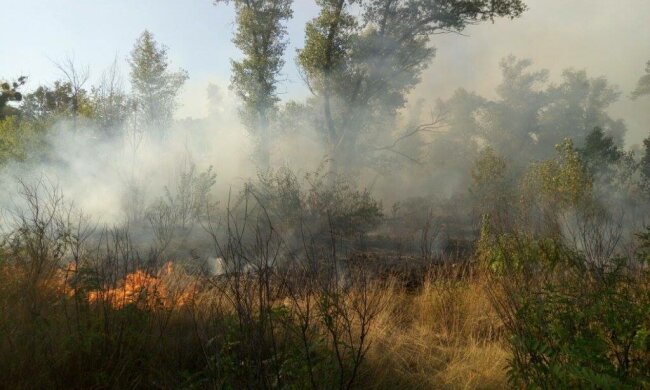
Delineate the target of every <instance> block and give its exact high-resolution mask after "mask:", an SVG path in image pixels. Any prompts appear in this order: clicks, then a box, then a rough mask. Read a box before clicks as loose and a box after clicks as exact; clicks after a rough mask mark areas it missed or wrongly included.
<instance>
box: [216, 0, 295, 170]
mask: <svg viewBox="0 0 650 390" xmlns="http://www.w3.org/2000/svg"><path fill="white" fill-rule="evenodd" d="M229 2H230V0H216V1H215V4H218V3H229ZM233 3H234V6H235V10H236V12H237V34H236V35H235V38H234V39H233V42H234V43H235V45H237V47H238V48H239V50H241V51H242V53H243V54H244V58H243V59H242V60H240V61H234V60H232V71H233V74H232V79H231V82H232V88H233V89H234V90H235V91H236V92H237V95H238V96H239V98H240V99H241V100H242V102H243V103H244V107H243V110H242V112H241V114H242V118H243V119H244V122H245V123H246V125H247V127H248V128H249V129H250V130H251V132H253V133H254V134H256V135H257V137H258V149H257V157H258V163H259V164H260V166H261V167H262V168H268V167H269V163H270V150H269V149H270V134H269V132H270V129H271V127H270V117H271V115H272V114H273V112H274V111H275V109H276V104H277V102H278V101H279V99H278V97H277V93H276V88H277V87H276V86H277V81H278V75H279V73H280V70H281V69H282V66H283V65H284V60H283V59H282V55H283V54H284V50H285V48H286V46H287V41H286V39H285V38H286V35H287V30H286V27H285V22H286V21H287V20H288V19H289V18H291V17H292V15H293V11H292V10H291V3H292V0H233Z"/></svg>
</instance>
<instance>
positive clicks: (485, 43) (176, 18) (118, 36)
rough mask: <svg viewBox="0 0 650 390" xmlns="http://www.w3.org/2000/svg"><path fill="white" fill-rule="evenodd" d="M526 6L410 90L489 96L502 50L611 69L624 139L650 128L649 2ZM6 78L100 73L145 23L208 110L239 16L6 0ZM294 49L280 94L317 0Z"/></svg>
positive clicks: (299, 15) (148, 5) (444, 44)
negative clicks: (636, 91)
mask: <svg viewBox="0 0 650 390" xmlns="http://www.w3.org/2000/svg"><path fill="white" fill-rule="evenodd" d="M527 3H528V4H529V7H530V10H529V11H527V12H526V14H525V15H524V16H523V17H522V18H520V19H518V20H515V21H498V22H496V23H495V24H493V25H492V24H489V23H487V24H481V25H479V26H474V27H471V28H469V29H468V30H467V31H466V33H467V35H468V36H451V35H449V36H438V37H436V38H435V41H434V44H435V46H436V47H437V48H438V54H437V56H436V58H435V59H434V61H433V63H432V64H431V67H430V68H429V70H428V71H427V72H426V74H425V77H424V80H423V82H422V84H421V85H420V86H419V87H418V89H417V91H416V92H415V93H414V97H425V98H427V99H429V100H430V101H433V100H434V99H436V98H438V97H446V96H449V94H450V93H451V92H453V90H454V89H455V88H457V87H461V86H462V87H464V88H466V89H469V90H473V91H476V92H478V93H480V94H483V95H487V96H489V95H491V94H493V91H494V86H495V85H497V84H498V82H499V69H498V63H499V60H500V59H501V58H503V57H504V56H506V55H509V54H514V55H515V56H517V57H521V58H530V59H532V60H533V61H534V62H535V65H536V66H537V67H544V68H548V69H550V70H551V75H552V77H554V78H557V77H559V75H560V72H561V70H562V69H564V68H569V67H573V68H577V69H586V70H587V71H588V73H589V74H590V75H591V76H600V75H604V76H606V77H607V78H608V79H609V80H610V81H611V82H612V83H614V84H617V85H618V86H619V87H620V89H621V91H622V92H623V95H622V97H621V102H619V103H617V104H616V105H615V106H614V107H613V108H612V110H611V112H612V114H613V115H614V116H617V117H622V118H624V119H625V120H626V122H627V124H628V127H629V129H630V131H629V134H628V143H638V142H639V141H640V140H641V139H642V138H644V137H645V136H646V135H647V133H648V131H650V99H646V100H642V101H638V102H632V101H630V100H629V97H628V96H629V93H630V91H631V90H632V89H633V88H634V85H635V83H636V80H638V78H639V77H640V76H641V75H642V74H643V71H644V68H645V62H646V61H647V60H650V0H529V1H527ZM0 9H1V10H3V15H2V23H0V37H2V38H1V39H2V41H1V42H2V44H1V45H0V77H2V78H9V77H15V76H18V75H22V74H26V75H28V76H29V77H30V79H29V84H30V86H32V87H33V86H36V85H39V84H42V83H49V82H51V81H53V80H54V79H56V78H58V77H60V74H59V73H58V72H57V70H56V68H55V67H54V65H53V63H52V61H57V60H61V59H62V58H64V57H65V56H66V55H74V57H75V59H76V60H77V62H78V63H80V64H87V65H89V66H90V68H91V75H92V76H93V77H94V79H97V78H98V77H99V76H100V75H101V71H102V69H104V68H106V67H107V66H108V65H109V64H110V63H111V62H112V60H113V58H114V57H115V56H117V58H118V60H120V62H121V66H122V71H123V73H124V74H125V75H126V73H127V72H126V70H127V66H126V63H125V61H124V60H125V59H126V57H127V56H128V53H129V51H130V50H131V47H132V45H133V42H134V40H135V39H136V38H137V36H138V35H139V34H140V33H141V32H142V31H143V30H144V29H149V30H150V31H152V32H153V33H154V34H155V36H156V38H157V39H158V40H159V41H160V42H162V43H164V44H165V45H167V46H168V47H169V54H170V58H171V60H172V62H173V64H174V66H176V67H179V66H180V67H182V68H184V69H186V70H187V71H188V72H189V75H190V81H189V82H188V84H187V86H186V88H185V89H184V91H183V95H182V99H181V100H182V102H183V104H184V105H183V107H182V108H181V110H180V112H179V116H181V117H184V116H202V115H204V114H205V112H206V101H205V98H206V92H205V90H206V85H207V83H208V82H215V83H217V84H219V85H222V86H224V87H225V86H226V85H227V84H228V79H229V77H230V63H229V61H228V59H229V58H233V57H237V55H238V53H237V50H236V48H235V47H234V46H233V44H232V43H231V41H230V40H231V37H232V34H233V32H234V25H233V21H234V15H233V12H232V10H231V9H230V8H229V7H226V6H223V5H221V6H218V7H215V6H214V5H212V1H211V0H0ZM294 12H295V15H294V19H293V20H292V21H291V22H290V25H289V33H290V47H289V49H288V50H287V54H286V57H287V63H286V66H285V69H284V72H283V76H284V81H283V82H282V85H281V87H280V91H281V93H282V97H283V98H285V99H286V98H289V97H297V98H300V97H302V96H304V95H305V94H306V90H305V88H304V86H303V85H302V81H301V80H300V78H299V76H298V74H297V72H296V67H295V64H294V57H295V49H296V48H298V47H301V46H302V42H303V30H304V23H305V21H307V20H309V19H310V18H312V17H313V16H314V15H315V14H316V12H317V9H316V7H315V5H314V2H313V0H294Z"/></svg>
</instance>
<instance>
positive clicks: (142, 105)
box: [129, 30, 188, 136]
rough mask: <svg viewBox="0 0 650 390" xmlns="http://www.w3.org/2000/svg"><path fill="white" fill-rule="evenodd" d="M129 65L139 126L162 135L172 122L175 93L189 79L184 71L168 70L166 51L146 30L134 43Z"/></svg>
mask: <svg viewBox="0 0 650 390" xmlns="http://www.w3.org/2000/svg"><path fill="white" fill-rule="evenodd" d="M129 64H130V66H131V86H132V90H133V98H134V103H135V108H136V110H137V114H138V118H139V120H140V125H141V126H143V127H144V129H145V130H148V131H156V132H157V134H158V135H159V136H163V135H164V133H165V132H166V130H167V128H168V127H169V125H170V123H171V121H172V117H173V114H174V110H175V108H176V96H177V94H178V91H179V90H180V88H181V87H182V86H183V84H184V83H185V81H186V80H187V79H188V75H187V72H186V71H184V70H182V69H181V70H178V71H176V72H172V71H170V70H169V69H168V68H169V60H168V58H167V48H166V47H165V46H163V45H160V44H158V43H157V42H156V41H155V39H154V36H153V34H151V33H150V32H149V31H146V30H145V31H144V32H143V33H142V35H140V37H139V38H138V40H137V41H136V43H135V45H134V47H133V50H132V51H131V56H130V58H129Z"/></svg>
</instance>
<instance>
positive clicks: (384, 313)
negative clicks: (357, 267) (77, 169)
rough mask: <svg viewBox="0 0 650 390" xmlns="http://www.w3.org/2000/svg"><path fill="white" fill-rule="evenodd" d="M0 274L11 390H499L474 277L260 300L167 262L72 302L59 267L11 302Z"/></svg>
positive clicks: (236, 285)
mask: <svg viewBox="0 0 650 390" xmlns="http://www.w3.org/2000/svg"><path fill="white" fill-rule="evenodd" d="M1 268H2V269H1V270H0V274H1V275H2V285H3V286H4V288H3V290H2V294H1V295H0V299H1V304H2V309H3V310H2V313H3V315H2V317H0V326H1V329H2V332H0V333H1V334H2V336H1V337H0V348H1V350H0V356H1V357H2V358H1V362H2V367H4V368H5V369H4V370H3V371H2V374H0V376H1V377H2V380H3V383H5V384H8V385H11V387H12V388H33V387H42V386H45V387H59V388H61V387H78V388H88V387H92V388H108V387H137V388H139V387H146V388H151V387H159V388H170V387H175V388H177V387H194V388H196V387H198V388H214V387H223V386H245V385H247V384H251V383H257V384H258V385H260V386H261V387H265V386H268V387H284V386H289V385H293V386H298V387H299V388H310V387H312V388H314V387H315V388H331V387H339V386H340V387H347V386H348V385H350V386H352V387H354V388H372V389H392V388H422V389H425V388H426V389H428V388H498V387H503V386H505V385H506V381H505V374H504V367H505V365H506V359H507V358H508V354H507V352H506V351H505V350H504V349H503V347H502V345H501V342H500V337H501V324H500V322H499V320H498V318H497V317H496V315H495V313H494V311H493V310H492V309H491V306H490V304H489V300H488V297H487V294H486V293H485V289H484V287H485V283H486V279H485V278H484V277H483V276H481V275H474V274H464V275H463V276H461V277H455V278H451V277H449V273H435V272H432V273H430V274H428V275H427V276H426V277H425V278H424V279H425V282H424V284H423V286H421V287H420V288H418V289H416V290H412V289H408V290H407V289H405V288H403V287H402V286H401V285H400V283H399V281H398V280H397V279H395V278H391V279H389V280H382V281H368V285H367V286H366V288H363V286H361V287H359V286H358V285H357V287H354V286H353V287H351V288H348V289H346V290H336V291H333V290H332V291H327V290H325V289H323V288H319V287H316V286H315V285H312V286H309V285H306V284H302V282H305V281H304V280H303V281H302V282H301V285H298V284H296V283H295V282H296V280H292V281H289V280H288V279H285V280H284V285H280V284H281V283H280V281H281V279H280V275H277V274H275V275H274V276H273V277H272V278H271V279H270V280H271V283H272V284H273V288H272V290H273V291H270V290H266V288H265V286H266V285H265V284H264V283H263V282H264V281H265V279H263V278H261V277H260V275H259V274H255V273H251V274H249V275H248V276H246V277H243V276H242V275H240V276H239V277H237V276H234V275H231V276H228V277H225V276H222V277H213V276H212V277H210V276H205V275H204V276H201V275H199V274H190V273H188V272H186V271H185V270H183V269H182V268H180V267H175V266H174V265H173V263H167V264H165V265H164V266H163V267H162V268H161V269H160V270H158V271H157V272H151V271H146V270H144V269H137V270H135V271H133V272H130V273H128V274H126V275H125V276H124V278H122V279H121V280H119V281H117V282H116V283H115V286H114V287H108V286H107V287H105V288H101V289H91V290H87V291H84V290H83V289H80V288H78V287H77V289H75V288H74V287H73V286H72V285H71V284H70V283H71V281H74V280H76V279H75V274H76V273H77V272H78V271H77V270H76V269H75V268H74V267H71V266H65V267H62V268H61V269H60V270H59V271H58V272H55V273H53V274H52V276H51V277H50V278H51V280H50V281H49V282H44V283H39V284H38V286H40V287H37V286H35V287H33V288H35V289H40V290H39V291H40V293H39V294H35V295H33V296H31V295H30V296H26V297H25V299H15V297H16V294H17V293H18V291H17V290H16V289H17V288H18V286H21V288H25V286H26V284H25V283H26V280H25V278H24V275H23V274H21V273H20V272H16V270H15V269H9V268H8V266H6V265H3V266H2V267H1ZM290 282H292V283H293V284H292V285H289V284H290ZM43 286H47V288H45V287H43ZM52 286H54V287H52ZM259 294H268V295H267V297H266V298H264V299H262V300H260V295H259ZM12 297H13V298H12ZM364 310H366V311H364ZM28 340H29V341H28ZM258 354H259V355H258ZM337 355H339V356H340V358H339V359H337V357H336V356H337ZM359 355H361V358H360V359H359V361H358V362H357V363H358V364H355V361H354V359H355V358H359ZM274 359H279V360H280V361H279V362H277V363H276V362H274V361H273V360H274ZM238 366H240V367H238ZM34 367H36V371H37V373H36V374H30V372H31V371H33V368H34ZM251 370H253V371H251ZM353 370H356V371H357V372H356V373H355V374H354V376H352V371H353ZM255 371H257V372H255Z"/></svg>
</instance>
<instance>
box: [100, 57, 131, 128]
mask: <svg viewBox="0 0 650 390" xmlns="http://www.w3.org/2000/svg"><path fill="white" fill-rule="evenodd" d="M90 99H91V105H92V110H93V117H94V120H95V122H96V124H97V126H98V127H99V129H100V130H101V131H102V133H104V134H105V135H107V136H110V135H115V134H116V133H117V132H118V131H120V129H121V128H122V127H123V126H124V124H125V122H126V120H127V118H128V116H129V114H130V113H131V111H132V104H131V101H130V99H129V98H128V96H127V95H126V94H125V93H124V89H123V87H122V80H121V78H120V75H119V69H118V67H117V59H116V60H115V61H113V64H112V65H111V66H110V67H109V68H108V69H107V70H106V71H105V72H104V74H103V75H102V78H101V81H100V83H99V85H97V86H94V87H92V89H91V95H90Z"/></svg>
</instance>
